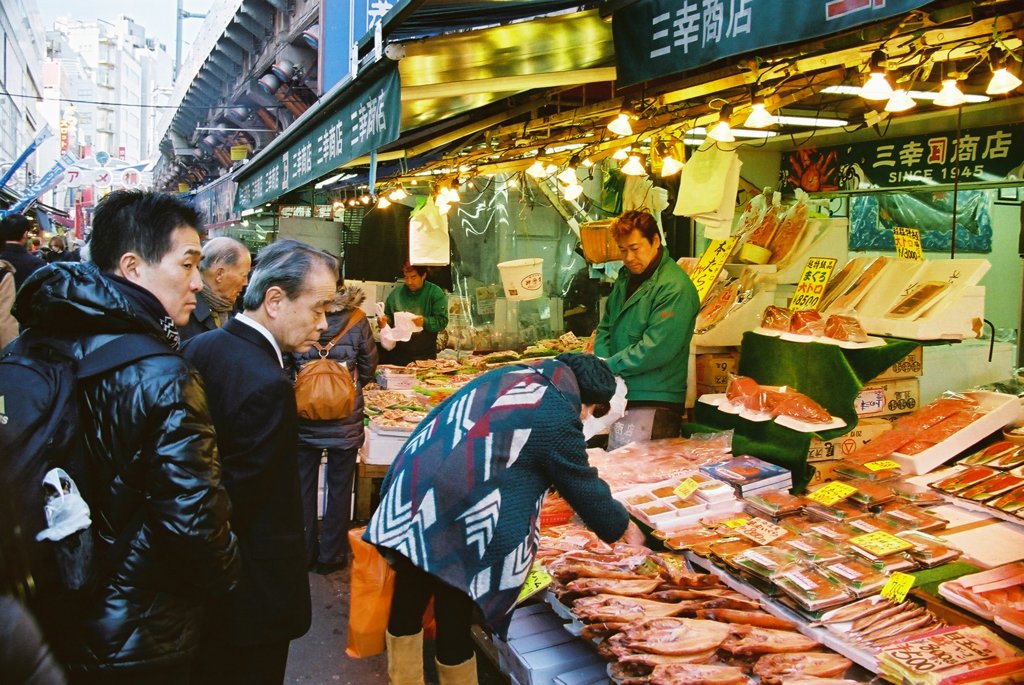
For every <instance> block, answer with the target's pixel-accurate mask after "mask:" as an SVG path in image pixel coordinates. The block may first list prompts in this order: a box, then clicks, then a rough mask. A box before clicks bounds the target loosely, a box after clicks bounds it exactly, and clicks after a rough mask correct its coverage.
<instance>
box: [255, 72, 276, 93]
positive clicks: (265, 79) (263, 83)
mask: <svg viewBox="0 0 1024 685" xmlns="http://www.w3.org/2000/svg"><path fill="white" fill-rule="evenodd" d="M257 83H258V84H259V86H260V88H262V89H263V91H264V92H265V93H266V94H267V95H273V94H274V93H276V92H277V89H278V88H280V87H281V83H282V82H281V79H279V78H278V77H277V76H275V75H274V74H272V73H269V72H268V73H266V74H264V75H263V76H261V77H260V80H259V81H257Z"/></svg>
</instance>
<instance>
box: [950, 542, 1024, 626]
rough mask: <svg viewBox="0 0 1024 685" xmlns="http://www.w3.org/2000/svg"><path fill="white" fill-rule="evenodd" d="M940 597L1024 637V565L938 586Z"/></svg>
mask: <svg viewBox="0 0 1024 685" xmlns="http://www.w3.org/2000/svg"><path fill="white" fill-rule="evenodd" d="M939 594H940V595H942V597H943V598H945V599H946V600H948V601H950V602H952V603H953V604H956V605H957V606H959V607H961V608H963V609H966V610H967V611H970V612H971V613H973V614H975V615H977V616H981V617H982V618H985V619H988V620H989V621H994V622H995V623H996V625H998V626H999V627H1001V628H1003V629H1004V630H1005V631H1006V632H1008V633H1010V634H1012V635H1016V636H1017V637H1020V638H1024V625H1022V624H1024V562H1019V561H1018V562H1015V563H1012V564H1006V565H1005V566H1000V567H998V568H994V569H991V570H988V571H982V572H981V573H974V574H971V575H969V576H962V577H960V578H957V579H956V580H950V581H946V582H945V583H942V584H940V585H939Z"/></svg>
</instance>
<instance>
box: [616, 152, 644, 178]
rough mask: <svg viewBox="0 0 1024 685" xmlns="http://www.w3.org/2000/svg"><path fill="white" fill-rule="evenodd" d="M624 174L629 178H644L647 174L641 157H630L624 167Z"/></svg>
mask: <svg viewBox="0 0 1024 685" xmlns="http://www.w3.org/2000/svg"><path fill="white" fill-rule="evenodd" d="M622 173H624V174H626V175H627V176H643V175H645V174H646V173H647V169H645V168H644V165H643V163H642V162H641V161H640V156H639V155H630V156H629V159H628V160H627V161H626V163H625V164H623V165H622Z"/></svg>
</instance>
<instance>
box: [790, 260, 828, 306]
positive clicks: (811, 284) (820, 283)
mask: <svg viewBox="0 0 1024 685" xmlns="http://www.w3.org/2000/svg"><path fill="white" fill-rule="evenodd" d="M835 268H836V260H835V259H834V258H833V257H811V258H810V259H808V260H807V263H806V264H805V265H804V270H803V273H801V274H800V280H799V281H797V284H796V290H794V291H793V299H791V300H790V301H789V309H790V311H794V312H796V311H800V310H802V309H817V308H818V303H819V302H821V296H822V295H824V294H825V286H826V285H828V279H829V278H831V277H832V270H833V269H835Z"/></svg>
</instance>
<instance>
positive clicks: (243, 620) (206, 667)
mask: <svg viewBox="0 0 1024 685" xmlns="http://www.w3.org/2000/svg"><path fill="white" fill-rule="evenodd" d="M337 279H338V262H337V260H336V259H335V258H334V257H332V256H331V255H329V254H327V253H325V252H321V251H319V250H317V249H315V248H313V247H311V246H309V245H306V244H304V243H300V242H297V241H294V240H285V241H281V242H278V243H274V244H273V245H271V246H270V247H268V248H266V249H265V250H264V251H263V252H262V253H261V254H260V259H259V265H258V266H257V267H256V269H255V270H254V271H253V273H252V277H251V279H250V282H249V288H248V290H247V291H246V293H245V298H244V300H243V306H244V312H243V313H241V314H239V315H238V316H236V317H235V318H233V319H231V320H230V321H228V322H227V323H226V324H224V326H223V327H222V328H219V329H217V330H215V331H209V332H207V333H203V334H201V335H199V336H197V337H195V338H192V339H191V340H189V341H188V342H187V343H186V345H185V347H184V350H183V352H184V354H185V356H186V357H187V358H188V359H189V361H191V362H192V363H193V364H194V365H195V367H196V368H197V369H198V370H199V372H200V373H201V374H202V376H203V380H204V382H205V384H206V392H207V396H208V398H209V402H210V410H211V413H212V414H213V422H214V426H215V428H216V429H217V446H218V447H219V450H220V456H221V460H222V462H223V473H224V485H225V487H226V488H227V491H228V494H229V495H230V497H231V503H232V513H231V527H232V529H233V530H234V531H235V534H236V535H237V536H238V546H239V549H240V551H241V554H242V579H241V581H240V582H239V584H238V587H237V588H236V589H235V590H234V591H233V592H232V593H231V595H230V596H229V597H228V598H227V600H226V601H224V602H222V603H220V604H218V605H217V606H214V607H212V608H211V611H210V612H209V618H208V621H207V623H206V625H205V626H204V631H203V633H204V634H203V639H202V646H201V649H200V655H199V657H198V659H197V661H196V669H195V672H194V673H193V683H199V684H200V685H202V684H205V683H217V684H218V685H225V684H227V683H239V684H241V683H245V684H246V685H254V684H262V683H266V684H268V685H271V684H273V685H278V684H279V683H282V682H283V681H284V671H285V665H286V663H287V660H288V644H289V642H290V641H291V640H293V639H295V638H297V637H301V636H302V635H304V634H305V632H306V631H307V630H308V629H309V625H310V613H311V612H310V596H309V581H308V578H307V576H306V560H305V548H304V543H303V519H302V502H301V499H300V494H299V474H298V464H297V461H296V452H295V445H296V442H297V440H298V437H297V419H296V412H295V395H294V390H293V388H292V382H291V379H290V378H289V377H288V376H287V374H286V373H285V371H284V368H283V364H282V357H283V355H286V354H288V353H291V352H299V353H301V352H305V351H306V350H308V349H309V348H310V347H312V345H313V343H314V342H316V341H317V340H319V338H320V333H321V332H322V331H324V330H326V328H327V320H326V318H325V316H324V313H325V312H326V310H327V309H328V308H329V307H330V306H331V304H332V303H333V302H334V291H335V283H336V281H337Z"/></svg>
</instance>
